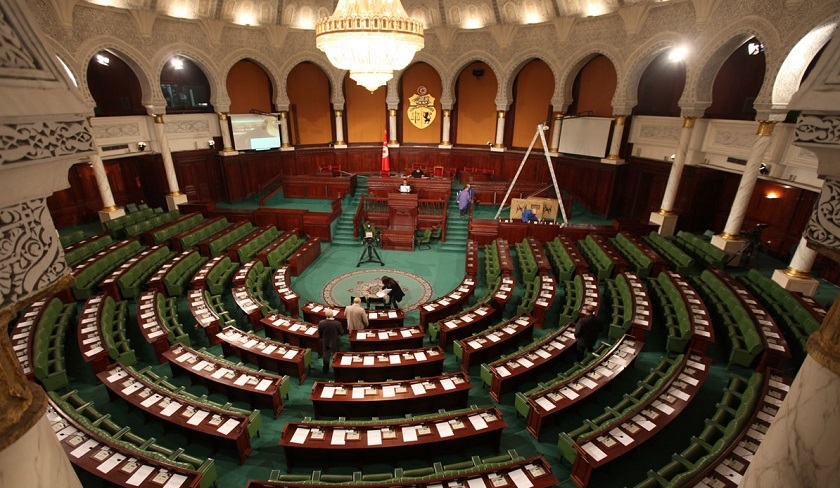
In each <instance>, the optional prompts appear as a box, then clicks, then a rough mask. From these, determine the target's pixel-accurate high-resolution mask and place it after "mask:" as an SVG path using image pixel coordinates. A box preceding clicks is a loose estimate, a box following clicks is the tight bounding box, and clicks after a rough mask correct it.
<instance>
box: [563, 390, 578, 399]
mask: <svg viewBox="0 0 840 488" xmlns="http://www.w3.org/2000/svg"><path fill="white" fill-rule="evenodd" d="M560 393H561V394H562V395H563V396H564V397H566V398H568V399H569V400H574V399H575V398H577V397H579V396H580V395H578V394H577V393H575V390H573V389H571V388H565V387H564V388H561V389H560Z"/></svg>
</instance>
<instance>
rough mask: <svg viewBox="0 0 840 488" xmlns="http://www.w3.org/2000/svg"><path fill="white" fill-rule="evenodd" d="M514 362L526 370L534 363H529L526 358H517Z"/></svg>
mask: <svg viewBox="0 0 840 488" xmlns="http://www.w3.org/2000/svg"><path fill="white" fill-rule="evenodd" d="M516 362H517V363H519V364H521V365H522V366H525V367H526V368H530V367H531V366H533V365H534V363H532V362H531V361H529V360H528V359H527V358H519V359H517V360H516Z"/></svg>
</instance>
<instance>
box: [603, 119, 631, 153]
mask: <svg viewBox="0 0 840 488" xmlns="http://www.w3.org/2000/svg"><path fill="white" fill-rule="evenodd" d="M625 119H627V116H626V115H616V116H615V124H614V125H613V132H612V139H611V140H610V152H609V155H608V156H607V157H606V158H603V159H601V162H602V163H609V164H623V163H624V160H623V159H621V156H619V155H618V151H619V149H620V148H621V137H622V136H623V135H624V121H625Z"/></svg>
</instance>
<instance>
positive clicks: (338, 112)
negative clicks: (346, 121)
mask: <svg viewBox="0 0 840 488" xmlns="http://www.w3.org/2000/svg"><path fill="white" fill-rule="evenodd" d="M343 115H344V111H343V110H336V111H335V116H336V117H342V116H343Z"/></svg>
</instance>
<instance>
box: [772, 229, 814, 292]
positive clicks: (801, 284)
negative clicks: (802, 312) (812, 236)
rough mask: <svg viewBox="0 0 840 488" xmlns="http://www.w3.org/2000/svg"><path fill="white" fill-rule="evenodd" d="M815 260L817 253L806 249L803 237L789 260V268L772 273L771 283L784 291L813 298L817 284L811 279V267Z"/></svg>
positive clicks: (806, 242)
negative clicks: (779, 286)
mask: <svg viewBox="0 0 840 488" xmlns="http://www.w3.org/2000/svg"><path fill="white" fill-rule="evenodd" d="M816 258H817V251H814V250H813V249H811V248H809V247H808V241H806V240H805V238H804V237H803V238H802V239H800V240H799V245H798V246H796V252H794V253H793V257H792V258H791V259H790V266H788V267H787V268H785V269H777V270H775V271H773V281H775V282H776V283H778V284H780V285H782V287H783V288H784V289H786V290H790V291H797V292H799V293H802V294H803V295H807V296H809V297H812V296H814V293H816V291H817V286H818V285H819V282H818V281H817V280H815V279H814V278H811V266H813V265H814V260H815V259H816Z"/></svg>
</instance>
